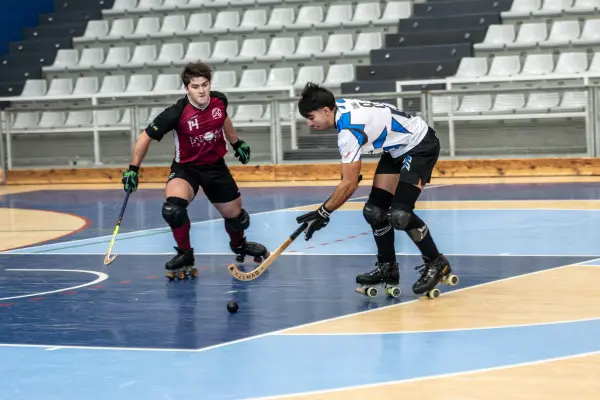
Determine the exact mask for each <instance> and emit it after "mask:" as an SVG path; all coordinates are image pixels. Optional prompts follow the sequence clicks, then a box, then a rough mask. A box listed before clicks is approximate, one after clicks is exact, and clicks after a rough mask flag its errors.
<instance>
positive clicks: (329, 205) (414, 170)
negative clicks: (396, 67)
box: [296, 83, 458, 298]
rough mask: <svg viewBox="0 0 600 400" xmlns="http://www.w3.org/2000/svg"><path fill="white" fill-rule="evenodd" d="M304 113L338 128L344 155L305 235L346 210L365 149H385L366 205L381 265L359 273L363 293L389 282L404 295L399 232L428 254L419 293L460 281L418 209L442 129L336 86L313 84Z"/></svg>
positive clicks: (306, 218) (305, 94) (313, 123)
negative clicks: (343, 93) (337, 178)
mask: <svg viewBox="0 0 600 400" xmlns="http://www.w3.org/2000/svg"><path fill="white" fill-rule="evenodd" d="M298 108H299V111H300V114H301V115H302V116H303V117H304V118H306V119H307V123H308V125H309V126H310V127H311V128H312V129H315V130H328V129H332V128H335V129H336V130H337V131H338V148H339V152H340V155H341V161H342V163H341V170H342V171H341V172H342V182H341V183H340V184H339V185H338V186H337V188H336V189H335V192H334V193H333V195H332V196H331V197H330V198H329V199H328V200H327V201H326V202H325V203H323V205H321V207H319V209H318V210H316V211H312V212H309V213H307V214H304V215H301V216H299V217H298V218H297V219H296V220H297V222H298V223H304V222H308V223H309V225H308V227H307V229H306V232H305V239H306V240H310V239H311V238H312V236H313V233H314V232H315V231H317V230H319V229H321V228H323V227H325V226H327V224H328V223H329V217H330V215H331V213H332V212H333V211H335V210H336V209H338V208H339V207H341V206H342V205H343V204H344V203H345V202H346V201H347V200H348V199H349V198H350V197H351V196H352V194H353V193H354V192H355V191H356V189H357V188H358V176H359V174H360V169H361V163H362V161H361V155H362V154H381V158H380V160H379V163H378V165H377V169H376V171H375V176H374V179H373V187H372V189H371V193H370V195H369V199H368V201H367V202H366V204H365V206H364V208H363V216H364V218H365V220H366V221H367V223H368V224H369V225H370V226H371V228H372V231H373V237H374V239H375V243H376V245H377V253H378V254H377V261H376V263H375V266H376V268H375V269H374V270H372V271H370V272H367V273H365V274H361V275H359V276H357V277H356V283H357V284H359V285H361V286H360V287H359V288H358V289H357V291H359V292H360V293H363V294H365V295H367V296H370V297H373V296H376V295H377V289H376V286H377V285H380V284H383V285H384V286H385V292H386V294H387V295H388V296H392V297H398V296H399V295H400V289H399V280H400V276H399V275H400V274H399V270H398V263H397V262H396V250H395V245H394V236H395V230H400V231H404V232H406V233H407V234H408V236H409V237H410V239H411V240H412V241H413V242H414V244H415V245H416V246H417V248H418V249H419V251H420V252H421V255H422V258H423V261H424V264H423V265H420V266H418V267H416V268H415V269H416V270H418V271H419V272H420V277H419V278H418V279H417V281H416V282H415V283H414V285H413V287H412V289H413V292H414V293H415V294H417V295H424V296H429V297H432V298H435V297H437V296H439V294H440V291H439V289H437V288H436V286H437V285H438V284H439V283H440V282H443V283H449V284H452V285H455V284H457V283H458V277H456V276H455V275H452V274H451V272H452V269H451V267H450V263H449V262H448V259H447V258H446V257H444V255H443V254H440V253H439V252H438V249H437V246H436V245H435V243H434V241H433V238H432V236H431V233H430V232H429V229H428V227H427V225H426V224H425V222H423V221H422V220H421V219H420V218H419V217H418V216H417V215H416V214H415V213H414V208H415V203H416V201H417V199H418V197H419V195H420V194H421V191H422V190H423V187H424V186H425V185H426V184H427V183H429V182H430V180H431V174H432V172H433V168H434V166H435V164H436V162H437V160H438V157H439V153H440V142H439V139H438V137H437V135H436V133H435V131H434V130H433V129H432V128H431V127H429V126H428V125H427V123H425V121H424V120H423V119H422V118H420V117H417V116H411V115H408V114H406V113H404V112H402V111H400V110H398V109H397V108H396V107H394V106H392V105H389V104H383V103H378V102H372V101H365V100H356V99H343V98H342V99H338V100H336V99H335V97H334V95H333V93H331V92H330V91H329V90H327V89H325V88H323V87H320V86H318V85H315V84H313V83H308V84H307V85H306V86H305V88H304V90H303V91H302V96H301V99H300V100H299V101H298Z"/></svg>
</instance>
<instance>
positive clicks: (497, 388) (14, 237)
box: [0, 176, 600, 400]
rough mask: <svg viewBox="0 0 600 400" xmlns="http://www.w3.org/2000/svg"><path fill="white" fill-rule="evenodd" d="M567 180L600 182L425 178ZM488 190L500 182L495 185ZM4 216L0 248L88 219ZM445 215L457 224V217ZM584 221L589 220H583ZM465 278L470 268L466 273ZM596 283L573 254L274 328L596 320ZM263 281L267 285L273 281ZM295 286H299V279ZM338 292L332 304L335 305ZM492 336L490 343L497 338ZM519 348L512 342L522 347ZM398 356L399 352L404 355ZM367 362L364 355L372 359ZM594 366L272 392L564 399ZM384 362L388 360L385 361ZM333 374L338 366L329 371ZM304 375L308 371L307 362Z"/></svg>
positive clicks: (348, 329)
mask: <svg viewBox="0 0 600 400" xmlns="http://www.w3.org/2000/svg"><path fill="white" fill-rule="evenodd" d="M338 182H339V181H335V180H330V181H297V182H291V183H290V182H283V181H282V182H241V183H240V184H239V186H240V187H242V188H244V187H264V188H267V189H268V188H277V187H289V186H296V187H300V186H307V187H313V186H315V187H316V186H319V187H322V186H335V185H337V184H338ZM571 182H581V183H596V182H600V176H585V177H576V176H563V177H537V178H536V177H498V178H436V179H434V180H433V181H432V183H431V185H430V186H431V187H434V186H436V185H439V186H440V187H441V186H444V185H474V186H475V185H489V184H499V185H502V184H515V183H540V184H541V183H544V184H545V183H571ZM370 184H371V181H369V180H365V181H363V182H362V183H361V186H363V187H368V186H369V185H370ZM141 188H142V189H160V190H162V189H163V188H164V184H163V183H151V184H143V185H141ZM100 189H114V190H122V185H121V184H118V183H115V184H64V185H57V184H52V185H7V186H0V198H8V197H10V195H12V194H20V193H28V192H35V191H39V190H46V191H72V190H82V191H83V190H100ZM494 190H502V189H501V188H500V189H498V188H494ZM134 196H135V194H134ZM313 200H314V199H313ZM359 200H361V201H359ZM364 200H365V198H362V199H357V200H356V201H353V202H348V203H346V204H345V205H344V206H343V207H342V208H341V210H346V211H349V212H350V213H349V214H352V212H359V211H360V210H362V208H363V207H364ZM296 204H298V203H296ZM317 204H319V203H314V204H310V205H306V206H302V207H296V208H288V209H286V211H293V210H296V211H297V210H313V209H314V207H315V205H317ZM417 209H418V210H462V211H464V210H509V211H510V210H548V211H550V212H551V211H554V210H569V211H574V210H582V211H585V212H589V211H595V210H600V199H595V198H573V199H541V200H540V199H530V200H529V199H528V200H461V201H458V200H428V201H420V202H418V203H417ZM553 215H554V214H553ZM586 215H587V214H586ZM0 221H2V222H1V223H0V227H1V231H0V251H4V250H7V249H13V248H16V247H22V246H28V245H33V244H36V243H40V242H43V241H47V240H52V239H57V238H61V237H63V236H65V235H68V234H71V233H73V232H77V231H81V230H84V229H86V228H87V227H89V226H90V221H89V220H87V219H86V218H83V217H80V216H78V215H75V214H70V213H63V212H55V211H45V210H39V209H27V208H20V207H15V208H13V207H10V208H8V207H6V208H0ZM274 221H276V220H274ZM451 223H456V221H454V222H451ZM523 224H535V221H533V220H527V221H524V222H523ZM588 228H589V227H586V229H588ZM479 229H482V230H483V229H485V223H482V225H481V227H480V228H479ZM515 229H519V227H518V226H516V227H515ZM599 229H600V228H599ZM579 234H580V233H579V232H573V240H577V236H578V235H579ZM506 235H507V236H510V235H511V232H509V231H507V232H506ZM507 240H510V238H507ZM330 241H331V240H330ZM325 244H327V243H325ZM561 245H562V244H561ZM564 246H568V243H564ZM598 252H599V253H600V244H599V245H598ZM599 265H600V260H599ZM324 267H326V266H324ZM292 268H297V269H299V268H300V267H299V266H298V265H292V266H291V267H290V269H292ZM489 268H491V267H490V266H489V265H485V264H482V265H481V266H480V270H478V271H476V273H477V274H479V275H480V276H485V275H486V273H490V274H492V272H488V271H489ZM493 272H494V273H495V272H496V271H493ZM111 273H112V272H111ZM121 273H122V271H121ZM469 274H471V275H473V274H475V272H469ZM146 275H150V273H146ZM459 276H460V274H459ZM471 277H472V276H466V279H469V278H471ZM147 278H150V277H147ZM154 278H156V276H154ZM221 278H222V277H221ZM301 278H304V279H307V282H310V279H316V278H314V277H312V276H301ZM120 279H121V280H120V281H119V282H118V284H119V285H120V287H123V285H122V283H123V282H127V281H128V279H126V278H120ZM147 282H149V281H145V284H146V283H147ZM152 282H155V281H152ZM599 282H600V266H596V265H587V264H586V265H579V264H576V263H570V264H565V265H561V266H558V267H554V268H548V269H543V270H540V271H536V272H532V273H523V274H522V275H517V276H509V277H507V278H504V279H495V280H493V281H491V282H489V283H483V284H477V285H470V286H467V287H465V288H460V289H457V290H454V291H451V292H448V293H445V289H446V288H445V287H444V286H442V287H440V289H441V290H442V297H441V298H440V299H438V300H435V301H423V300H419V299H415V300H412V301H405V302H402V303H399V304H395V305H393V306H389V307H381V308H378V309H374V310H369V311H368V312H360V313H357V314H352V315H345V316H341V317H336V318H332V319H329V320H325V321H322V322H315V323H310V324H306V325H303V326H300V327H295V328H291V329H286V330H283V331H281V332H279V333H277V335H276V336H282V337H286V338H288V339H289V338H291V337H294V336H298V337H302V338H306V340H307V341H310V340H311V338H317V337H321V336H336V337H341V336H344V337H347V336H356V337H363V336H367V335H394V334H421V333H439V332H451V331H463V330H464V331H477V330H490V331H492V330H498V329H503V328H507V327H511V328H512V327H531V326H536V325H540V326H542V325H551V324H565V325H566V324H570V323H575V322H581V321H589V320H598V319H600V290H599V289H598V288H599ZM148 285H149V283H148ZM228 289H230V288H228ZM157 290H158V289H157ZM160 290H164V287H162V286H161V288H160ZM269 290H271V291H273V289H272V288H271V289H269ZM296 290H301V289H298V286H296ZM136 300H137V299H136ZM334 300H335V299H333V300H332V303H331V304H330V305H335V302H334ZM366 301H368V300H366ZM0 305H1V304H0ZM0 310H2V308H0ZM257 312H258V311H257ZM543 339H544V338H543V337H541V338H540V340H543ZM563 339H564V341H565V342H568V341H569V340H571V338H570V337H564V338H563ZM489 345H490V346H493V343H490V344H489ZM388 350H389V349H386V348H378V349H376V350H374V352H373V360H374V361H373V362H375V363H377V362H379V357H383V356H382V354H384V353H386V351H388ZM390 351H391V350H390ZM515 351H518V349H516V350H515ZM323 352H326V349H323ZM352 353H353V351H352V349H348V357H352ZM397 356H398V357H402V354H398V355H397ZM465 357H473V355H472V354H471V355H465ZM364 361H365V362H369V360H364ZM339 362H340V363H343V362H344V360H339ZM422 362H423V363H428V362H435V360H434V361H432V360H422ZM599 365H600V353H595V352H590V353H588V354H573V355H572V356H567V357H561V358H558V359H553V360H545V361H543V362H537V361H536V362H531V363H524V364H523V365H511V366H509V367H505V366H501V367H494V368H488V369H480V370H470V371H467V372H461V373H452V374H441V375H439V376H438V375H431V376H428V377H426V378H417V379H408V380H403V381H401V382H393V381H392V382H387V383H378V384H375V385H359V386H356V387H352V386H347V387H345V388H343V389H339V390H322V391H314V392H309V391H307V393H306V394H297V395H288V396H280V397H273V398H282V399H283V398H285V399H297V400H300V399H304V400H309V399H310V400H313V399H322V400H338V399H339V400H341V399H344V400H349V399H350V400H353V399H356V400H358V399H361V400H362V399H377V400H379V399H382V400H387V399H390V400H391V399H394V400H395V399H421V398H436V399H438V398H439V399H450V400H465V399H467V400H476V399H477V400H480V399H490V400H505V399H524V400H530V399H531V400H533V399H536V400H537V399H540V400H541V399H543V400H548V399H552V400H559V399H560V400H562V399H571V398H575V399H586V400H587V399H590V400H592V399H594V400H595V399H598V398H600V395H599V393H600V379H598V377H599V376H600V367H599ZM393 367H394V366H393V365H390V368H393ZM381 368H385V367H384V366H381ZM251 373H252V372H251V371H248V374H251ZM331 373H332V374H333V375H335V374H336V372H335V371H332V372H331ZM308 374H310V371H309V372H308Z"/></svg>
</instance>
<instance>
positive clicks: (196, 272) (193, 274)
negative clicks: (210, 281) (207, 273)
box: [190, 268, 198, 278]
mask: <svg viewBox="0 0 600 400" xmlns="http://www.w3.org/2000/svg"><path fill="white" fill-rule="evenodd" d="M190 275H191V276H193V277H194V278H195V277H197V276H198V269H197V268H192V271H191V273H190Z"/></svg>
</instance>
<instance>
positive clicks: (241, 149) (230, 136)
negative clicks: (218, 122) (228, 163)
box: [223, 116, 250, 164]
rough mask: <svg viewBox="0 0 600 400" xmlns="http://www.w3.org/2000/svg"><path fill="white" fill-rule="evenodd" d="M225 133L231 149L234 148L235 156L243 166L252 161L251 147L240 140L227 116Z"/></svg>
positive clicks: (224, 124) (224, 123)
mask: <svg viewBox="0 0 600 400" xmlns="http://www.w3.org/2000/svg"><path fill="white" fill-rule="evenodd" d="M223 133H224V134H225V138H226V139H227V141H228V142H229V143H230V144H231V147H233V150H234V151H235V156H236V157H237V158H238V159H239V160H240V162H241V163H242V164H248V162H249V161H250V146H248V144H247V143H246V142H244V141H243V140H241V139H240V138H239V136H238V134H237V132H236V130H235V127H234V126H233V122H232V121H231V118H229V116H227V117H226V118H225V122H223Z"/></svg>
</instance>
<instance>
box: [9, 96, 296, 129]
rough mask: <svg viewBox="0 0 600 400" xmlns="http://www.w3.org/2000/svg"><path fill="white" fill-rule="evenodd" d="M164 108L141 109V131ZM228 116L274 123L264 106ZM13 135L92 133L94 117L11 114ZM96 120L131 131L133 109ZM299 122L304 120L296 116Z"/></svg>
mask: <svg viewBox="0 0 600 400" xmlns="http://www.w3.org/2000/svg"><path fill="white" fill-rule="evenodd" d="M290 106H291V105H290V104H287V103H282V104H280V109H279V113H280V114H279V115H280V117H281V119H282V120H283V121H284V122H285V121H286V120H287V121H289V113H290V110H291V108H290ZM164 109H165V107H153V108H138V115H137V121H138V123H139V129H143V128H145V127H146V126H148V124H149V123H150V122H151V121H152V120H153V119H154V117H156V116H157V115H158V114H159V113H160V112H162V111H163V110H164ZM227 114H228V115H229V117H230V118H231V119H232V121H233V122H234V123H236V124H239V125H240V126H244V125H247V124H252V123H258V124H262V125H269V124H270V121H271V106H270V105H263V104H242V105H230V106H229V107H228V108H227ZM12 115H13V116H14V117H13V120H12V121H11V127H10V129H11V132H13V133H22V132H40V131H52V130H54V129H56V130H69V129H75V130H83V131H86V130H90V131H91V130H92V128H93V122H92V121H93V114H92V111H90V110H83V111H68V112H63V111H43V112H32V111H24V112H18V113H14V114H12ZM96 118H97V123H96V125H97V126H98V128H99V129H101V130H126V131H127V130H129V129H131V123H132V121H131V109H129V108H125V109H117V108H115V109H101V110H97V111H96ZM296 120H297V121H300V120H303V118H302V116H301V115H300V114H299V113H298V112H296Z"/></svg>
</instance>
